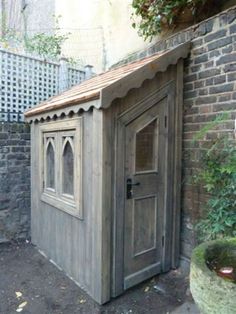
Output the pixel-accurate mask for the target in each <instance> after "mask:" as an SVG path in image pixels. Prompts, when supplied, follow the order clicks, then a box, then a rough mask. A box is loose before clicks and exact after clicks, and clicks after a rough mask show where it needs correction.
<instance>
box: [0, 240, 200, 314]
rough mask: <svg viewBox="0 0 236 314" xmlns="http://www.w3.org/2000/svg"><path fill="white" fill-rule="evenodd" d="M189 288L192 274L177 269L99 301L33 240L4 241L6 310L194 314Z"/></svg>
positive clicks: (2, 298)
mask: <svg viewBox="0 0 236 314" xmlns="http://www.w3.org/2000/svg"><path fill="white" fill-rule="evenodd" d="M187 289H188V278H187V277H186V276H185V275H184V274H183V273H181V271H180V270H175V271H171V272H169V273H168V274H163V275H160V276H156V277H154V278H152V279H151V280H149V281H146V282H144V283H142V284H140V285H138V286H137V287H135V288H133V289H130V290H128V291H126V293H124V294H123V295H122V296H120V297H119V298H116V299H113V300H112V301H111V302H109V303H107V304H105V305H103V306H99V305H98V304H97V303H96V302H94V301H93V300H92V299H91V298H90V297H89V296H88V295H87V294H86V293H85V292H84V291H83V290H82V289H80V288H79V287H78V286H77V285H76V284H75V283H74V282H73V281H71V280H70V279H69V278H68V277H66V276H65V274H64V273H63V272H61V271H60V270H58V269H57V268H56V267H55V266H54V265H53V264H51V263H50V262H49V261H48V260H47V259H45V258H44V257H43V256H42V255H41V254H39V253H38V251H37V250H36V249H35V248H34V247H33V246H32V245H31V244H29V243H28V244H26V243H21V244H1V245H0V313H1V314H11V313H17V312H21V313H22V314H27V313H30V314H51V313H55V314H59V313H63V314H73V313H83V314H98V313H99V314H106V313H107V314H113V313H114V314H118V313H119V314H122V313H123V314H131V313H132V314H154V313H155V314H156V313H158V314H162V313H165V314H166V313H179V312H178V311H180V313H181V314H184V313H182V312H183V310H181V309H182V308H184V309H185V310H184V312H185V313H191V314H192V313H193V312H192V311H191V309H190V308H191V306H192V305H193V304H192V303H191V298H190V296H186V291H187ZM16 292H17V294H16ZM17 295H18V297H17ZM26 302H27V303H26ZM186 302H187V303H186ZM186 304H187V305H186ZM188 304H190V307H189V305H188ZM20 305H21V306H20ZM173 311H174V312H173ZM194 313H195V312H194Z"/></svg>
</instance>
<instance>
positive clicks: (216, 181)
mask: <svg viewBox="0 0 236 314" xmlns="http://www.w3.org/2000/svg"><path fill="white" fill-rule="evenodd" d="M200 164H201V169H200V171H199V173H198V175H197V182H198V183H200V184H203V186H204V188H205V189H206V191H207V192H208V193H209V195H210V196H209V199H208V202H207V204H206V208H205V212H204V216H203V217H202V219H200V221H199V222H198V224H197V226H196V228H197V230H198V232H199V239H200V240H213V239H217V238H223V237H228V236H232V237H234V236H236V145H235V141H232V140H231V141H230V140H229V139H228V138H226V137H221V138H219V139H217V140H216V141H215V142H214V143H213V145H212V147H211V148H210V149H209V150H207V151H206V152H204V153H203V155H202V158H201V160H200Z"/></svg>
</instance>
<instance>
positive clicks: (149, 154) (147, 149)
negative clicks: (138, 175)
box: [135, 119, 157, 172]
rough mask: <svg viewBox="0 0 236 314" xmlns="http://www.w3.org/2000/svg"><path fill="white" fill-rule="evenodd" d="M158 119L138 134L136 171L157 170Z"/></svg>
mask: <svg viewBox="0 0 236 314" xmlns="http://www.w3.org/2000/svg"><path fill="white" fill-rule="evenodd" d="M156 165H157V119H156V120H154V121H152V122H151V123H150V124H148V125H147V126H146V127H145V128H143V129H142V130H140V131H139V132H138V133H137V134H136V152H135V168H136V169H135V170H136V171H137V172H140V171H148V170H156Z"/></svg>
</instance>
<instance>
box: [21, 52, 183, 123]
mask: <svg viewBox="0 0 236 314" xmlns="http://www.w3.org/2000/svg"><path fill="white" fill-rule="evenodd" d="M185 50H186V49H185ZM170 51H173V50H167V51H164V52H162V53H158V54H155V55H152V56H150V57H146V58H144V59H142V60H139V61H136V62H132V63H129V64H126V65H124V66H121V67H118V68H115V69H112V70H109V71H107V72H104V73H102V74H100V75H97V76H95V77H92V78H91V79H89V80H86V81H84V82H82V83H81V84H79V85H76V86H74V87H72V88H71V89H69V90H66V91H65V92H63V93H61V94H60V95H57V96H54V97H51V98H50V99H48V100H46V101H44V102H42V103H41V104H39V105H37V106H35V107H33V108H31V109H29V110H28V111H26V112H25V116H26V118H27V117H30V116H34V115H37V114H40V113H42V112H49V111H51V110H55V109H60V108H65V107H67V106H71V105H74V104H76V105H78V104H82V103H85V102H89V101H92V100H96V99H99V98H101V93H102V91H104V90H106V88H107V87H110V86H112V85H113V84H114V83H117V82H122V80H123V79H124V78H125V77H129V75H130V74H132V73H134V72H136V71H137V70H139V69H142V68H144V67H147V66H148V68H149V71H152V72H155V73H156V72H158V68H155V63H153V61H155V60H158V59H160V58H161V57H164V56H166V57H167V56H168V54H169V52H170ZM179 57H182V56H179ZM179 57H178V59H179ZM174 62H175V63H176V60H174ZM168 64H171V62H168ZM144 79H146V78H145V77H144V78H143V80H144ZM101 107H102V106H101Z"/></svg>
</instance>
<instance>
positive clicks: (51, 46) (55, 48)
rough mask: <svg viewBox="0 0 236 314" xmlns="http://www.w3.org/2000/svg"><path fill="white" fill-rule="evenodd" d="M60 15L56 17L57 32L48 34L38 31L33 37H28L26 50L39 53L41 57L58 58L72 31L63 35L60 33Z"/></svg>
mask: <svg viewBox="0 0 236 314" xmlns="http://www.w3.org/2000/svg"><path fill="white" fill-rule="evenodd" d="M59 18H60V16H59V17H57V18H56V28H55V33H54V34H51V35H48V34H45V33H38V34H35V35H34V36H32V37H28V38H26V41H25V46H26V50H27V51H29V52H33V53H36V54H38V55H39V56H41V57H44V58H46V57H49V58H57V57H59V56H60V55H61V48H62V45H63V43H64V42H65V41H66V40H67V39H68V36H69V35H70V33H67V34H64V35H61V34H58V31H59V30H60V28H59V26H58V24H59Z"/></svg>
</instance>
